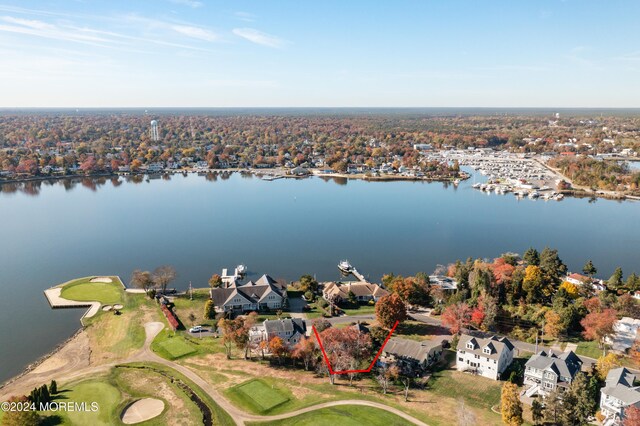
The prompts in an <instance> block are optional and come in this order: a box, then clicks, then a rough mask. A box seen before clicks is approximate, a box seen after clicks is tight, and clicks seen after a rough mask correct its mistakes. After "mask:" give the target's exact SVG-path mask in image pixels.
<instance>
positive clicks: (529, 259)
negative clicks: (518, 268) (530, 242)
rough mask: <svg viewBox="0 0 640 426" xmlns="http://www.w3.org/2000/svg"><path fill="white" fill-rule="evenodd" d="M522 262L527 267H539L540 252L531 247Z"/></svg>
mask: <svg viewBox="0 0 640 426" xmlns="http://www.w3.org/2000/svg"><path fill="white" fill-rule="evenodd" d="M522 260H524V262H525V263H526V264H527V265H533V266H538V265H539V264H540V254H539V253H538V250H536V249H534V248H533V247H530V248H529V249H527V251H525V252H524V256H522Z"/></svg>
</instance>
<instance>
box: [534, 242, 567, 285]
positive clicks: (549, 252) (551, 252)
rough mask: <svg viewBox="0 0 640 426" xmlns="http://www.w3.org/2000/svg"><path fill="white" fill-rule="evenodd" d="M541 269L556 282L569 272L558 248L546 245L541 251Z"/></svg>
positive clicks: (550, 279) (549, 278) (548, 278)
mask: <svg viewBox="0 0 640 426" xmlns="http://www.w3.org/2000/svg"><path fill="white" fill-rule="evenodd" d="M540 269H542V272H543V274H544V275H545V277H546V278H547V280H549V281H553V282H555V283H556V284H557V283H558V282H559V281H560V277H561V276H563V275H565V274H566V273H567V266H566V265H565V264H564V263H563V262H562V260H560V257H559V256H558V250H556V249H550V248H549V247H545V248H544V250H542V253H540Z"/></svg>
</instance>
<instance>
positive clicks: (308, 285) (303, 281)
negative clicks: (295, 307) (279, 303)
mask: <svg viewBox="0 0 640 426" xmlns="http://www.w3.org/2000/svg"><path fill="white" fill-rule="evenodd" d="M299 290H300V291H302V292H303V293H306V292H307V291H310V292H312V293H315V292H316V291H318V281H316V279H315V278H313V277H312V276H311V275H303V276H301V277H300V284H299Z"/></svg>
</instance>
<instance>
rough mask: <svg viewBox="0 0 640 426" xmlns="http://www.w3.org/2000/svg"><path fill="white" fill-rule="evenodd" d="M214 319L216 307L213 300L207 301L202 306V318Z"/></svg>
mask: <svg viewBox="0 0 640 426" xmlns="http://www.w3.org/2000/svg"><path fill="white" fill-rule="evenodd" d="M215 317H216V306H215V305H214V304H213V300H211V299H209V300H207V303H205V304H204V318H205V319H214V318H215Z"/></svg>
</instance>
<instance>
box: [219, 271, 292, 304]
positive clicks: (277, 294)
mask: <svg viewBox="0 0 640 426" xmlns="http://www.w3.org/2000/svg"><path fill="white" fill-rule="evenodd" d="M209 295H210V297H211V300H213V304H214V306H215V309H216V312H234V313H241V312H250V311H259V310H274V309H281V308H284V307H285V306H286V303H287V291H286V288H284V287H282V286H280V284H278V283H277V282H276V281H275V280H274V279H273V278H271V277H270V276H269V275H266V274H265V275H263V276H262V277H260V279H258V280H257V281H256V282H253V281H249V282H247V283H244V284H240V283H239V282H238V281H233V282H230V283H229V284H227V285H226V286H223V287H218V288H212V289H211V290H210V291H209Z"/></svg>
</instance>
